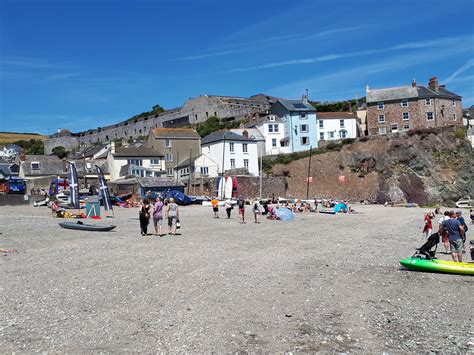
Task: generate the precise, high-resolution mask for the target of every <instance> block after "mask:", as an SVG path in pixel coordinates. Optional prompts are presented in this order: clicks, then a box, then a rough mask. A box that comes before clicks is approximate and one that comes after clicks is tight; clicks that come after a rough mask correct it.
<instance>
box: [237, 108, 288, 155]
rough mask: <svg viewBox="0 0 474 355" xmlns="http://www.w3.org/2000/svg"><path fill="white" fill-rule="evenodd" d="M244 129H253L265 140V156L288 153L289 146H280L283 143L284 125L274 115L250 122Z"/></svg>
mask: <svg viewBox="0 0 474 355" xmlns="http://www.w3.org/2000/svg"><path fill="white" fill-rule="evenodd" d="M246 127H249V128H252V127H255V128H256V129H258V131H259V132H260V134H261V135H262V136H263V138H264V139H265V148H264V149H265V155H273V154H280V153H289V152H290V147H289V146H282V143H283V142H284V141H285V123H284V122H283V121H282V120H281V119H280V118H278V117H277V116H275V115H268V116H264V117H259V118H257V119H255V120H252V121H251V122H250V123H248V124H247V125H246Z"/></svg>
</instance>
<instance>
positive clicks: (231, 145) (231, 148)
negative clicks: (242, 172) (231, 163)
mask: <svg viewBox="0 0 474 355" xmlns="http://www.w3.org/2000/svg"><path fill="white" fill-rule="evenodd" d="M229 150H230V152H231V153H234V143H229Z"/></svg>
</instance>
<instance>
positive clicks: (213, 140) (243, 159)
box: [202, 131, 259, 176]
mask: <svg viewBox="0 0 474 355" xmlns="http://www.w3.org/2000/svg"><path fill="white" fill-rule="evenodd" d="M202 153H203V154H204V155H207V156H208V157H210V158H211V159H212V160H213V161H215V162H216V163H217V164H218V165H219V170H218V171H219V174H222V173H225V171H227V170H235V169H245V170H246V171H247V172H248V173H249V174H250V175H254V176H258V175H259V169H258V148H257V142H256V141H255V140H254V139H251V138H249V137H245V136H242V135H238V134H236V133H233V132H229V131H219V132H214V133H211V134H210V135H208V136H206V137H204V138H203V139H202Z"/></svg>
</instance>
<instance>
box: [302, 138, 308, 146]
mask: <svg viewBox="0 0 474 355" xmlns="http://www.w3.org/2000/svg"><path fill="white" fill-rule="evenodd" d="M300 141H301V145H308V144H309V138H308V137H301V138H300Z"/></svg>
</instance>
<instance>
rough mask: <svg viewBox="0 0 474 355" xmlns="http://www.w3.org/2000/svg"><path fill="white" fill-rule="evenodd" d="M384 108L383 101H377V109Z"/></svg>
mask: <svg viewBox="0 0 474 355" xmlns="http://www.w3.org/2000/svg"><path fill="white" fill-rule="evenodd" d="M384 108H385V104H384V103H383V102H379V103H377V109H379V110H383V109H384Z"/></svg>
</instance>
